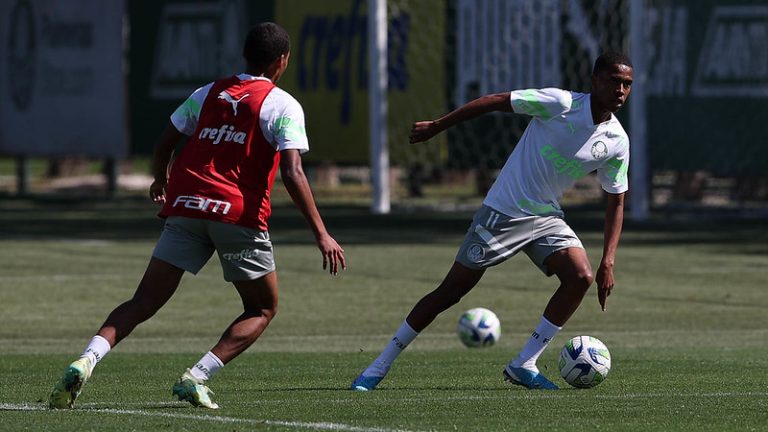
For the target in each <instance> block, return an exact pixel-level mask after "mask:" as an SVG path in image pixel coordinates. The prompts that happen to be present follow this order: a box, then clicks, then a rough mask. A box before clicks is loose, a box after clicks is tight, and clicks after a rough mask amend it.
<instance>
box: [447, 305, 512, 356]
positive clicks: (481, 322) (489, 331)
mask: <svg viewBox="0 0 768 432" xmlns="http://www.w3.org/2000/svg"><path fill="white" fill-rule="evenodd" d="M456 331H457V332H458V334H459V339H461V342H462V343H463V344H464V345H466V346H467V347H469V348H477V347H485V346H491V345H493V344H495V343H496V341H498V340H499V336H500V335H501V323H499V318H498V317H497V316H496V314H495V313H493V312H491V311H489V310H488V309H485V308H474V309H470V310H468V311H466V312H464V313H463V314H461V318H459V327H458V329H457V330H456Z"/></svg>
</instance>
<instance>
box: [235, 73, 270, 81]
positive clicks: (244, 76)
mask: <svg viewBox="0 0 768 432" xmlns="http://www.w3.org/2000/svg"><path fill="white" fill-rule="evenodd" d="M237 77H238V78H240V79H241V80H260V81H269V82H272V80H271V79H269V78H265V77H263V76H255V75H250V74H247V73H241V74H238V75H237Z"/></svg>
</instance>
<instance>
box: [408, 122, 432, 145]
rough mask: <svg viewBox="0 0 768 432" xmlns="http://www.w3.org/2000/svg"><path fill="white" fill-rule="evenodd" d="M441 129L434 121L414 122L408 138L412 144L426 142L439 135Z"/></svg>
mask: <svg viewBox="0 0 768 432" xmlns="http://www.w3.org/2000/svg"><path fill="white" fill-rule="evenodd" d="M438 132H440V129H439V128H438V126H437V123H435V122H434V121H432V120H430V121H420V122H416V123H414V124H413V126H412V127H411V134H410V135H408V139H409V141H410V143H411V144H415V143H420V142H424V141H426V140H428V139H430V138H432V137H433V136H435V135H437V133H438Z"/></svg>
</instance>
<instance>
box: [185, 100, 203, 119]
mask: <svg viewBox="0 0 768 432" xmlns="http://www.w3.org/2000/svg"><path fill="white" fill-rule="evenodd" d="M181 106H183V107H184V108H186V109H187V110H189V112H190V113H192V114H193V115H194V116H195V117H200V104H199V103H197V101H196V100H194V99H192V98H191V97H190V98H187V100H185V101H184V103H183V104H181Z"/></svg>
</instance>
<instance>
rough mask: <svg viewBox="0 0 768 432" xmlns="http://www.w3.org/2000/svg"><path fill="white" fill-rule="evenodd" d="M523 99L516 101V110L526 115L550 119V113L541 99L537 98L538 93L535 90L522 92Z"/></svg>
mask: <svg viewBox="0 0 768 432" xmlns="http://www.w3.org/2000/svg"><path fill="white" fill-rule="evenodd" d="M521 95H522V98H520V99H517V100H515V108H518V107H519V108H520V111H521V112H523V113H526V114H530V115H532V116H535V117H541V118H545V119H547V118H549V117H550V115H549V111H547V107H545V106H544V104H542V103H541V102H539V99H538V98H537V97H536V93H535V92H534V91H533V90H524V91H522V92H521Z"/></svg>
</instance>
